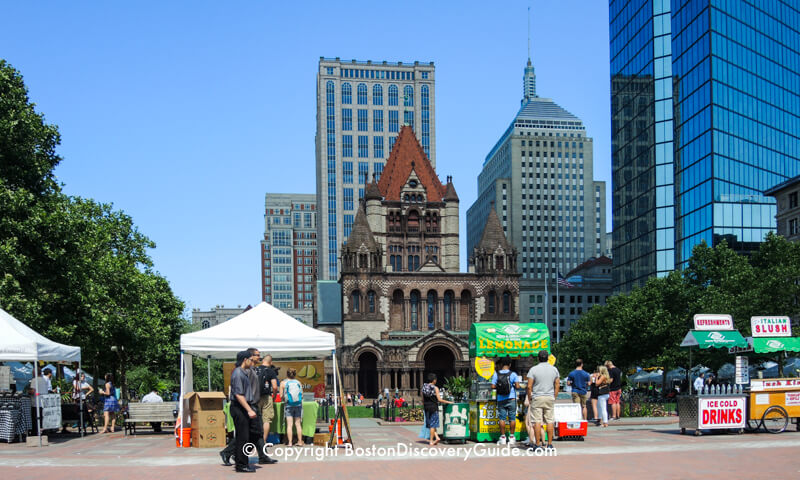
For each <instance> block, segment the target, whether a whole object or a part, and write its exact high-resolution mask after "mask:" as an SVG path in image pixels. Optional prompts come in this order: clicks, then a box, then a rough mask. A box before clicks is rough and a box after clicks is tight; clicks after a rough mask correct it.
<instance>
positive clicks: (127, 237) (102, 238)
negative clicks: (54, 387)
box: [0, 60, 187, 386]
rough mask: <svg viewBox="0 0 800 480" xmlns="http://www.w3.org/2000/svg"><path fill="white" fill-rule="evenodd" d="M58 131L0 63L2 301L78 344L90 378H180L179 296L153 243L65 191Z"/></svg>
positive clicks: (109, 212)
mask: <svg viewBox="0 0 800 480" xmlns="http://www.w3.org/2000/svg"><path fill="white" fill-rule="evenodd" d="M59 140H60V138H59V135H58V129H57V128H56V127H55V126H53V125H48V124H46V123H45V122H44V117H43V116H42V115H41V114H39V113H37V112H35V109H34V105H33V104H32V103H30V101H29V98H28V93H27V90H26V88H25V85H24V83H23V82H22V77H21V76H20V75H19V73H18V72H16V71H15V70H14V69H13V68H11V67H10V66H9V65H8V64H7V63H6V62H4V61H2V60H0V308H3V309H4V310H6V311H8V312H9V313H11V314H12V315H14V316H16V317H17V318H19V319H20V320H22V321H23V322H25V323H26V324H28V325H29V326H30V327H31V328H33V329H34V330H37V331H39V332H41V333H42V334H43V335H45V336H47V337H50V338H52V339H53V340H56V341H58V342H62V343H67V344H71V345H79V346H80V347H81V349H82V358H83V363H84V366H85V367H88V369H89V370H91V371H93V372H94V374H95V375H94V376H95V378H98V377H99V376H100V375H102V374H103V373H105V372H106V371H114V372H118V373H119V375H120V377H121V378H118V379H117V383H119V384H121V385H123V386H124V385H125V374H126V371H127V370H128V369H129V368H131V367H134V366H138V365H144V366H146V367H147V368H151V369H154V370H157V371H159V372H164V373H165V374H167V375H169V376H171V377H175V378H177V367H178V365H177V364H178V362H177V358H178V341H179V336H180V334H181V333H182V332H184V331H185V329H186V323H187V322H186V321H185V319H184V318H183V317H182V312H183V309H184V305H183V302H181V301H180V300H179V299H178V298H176V297H175V295H174V294H173V292H172V290H171V288H170V286H169V283H168V282H167V281H166V279H164V278H163V277H162V276H160V275H159V274H158V273H157V272H156V271H155V270H154V268H153V263H152V260H151V259H150V257H149V255H148V251H149V250H150V249H152V248H155V244H154V242H152V241H151V240H150V239H148V238H147V237H146V236H145V235H143V234H142V233H140V232H139V231H138V229H137V228H136V226H135V225H134V223H133V219H132V218H131V217H130V216H128V215H126V214H125V213H123V212H120V211H116V210H114V209H113V206H112V205H110V204H103V203H98V202H95V201H93V200H91V199H85V198H80V197H69V196H67V195H64V194H63V193H61V191H60V188H59V186H58V185H57V184H56V182H55V177H54V175H53V168H54V167H55V166H56V165H57V164H58V163H59V162H60V161H61V158H60V157H59V156H58V155H56V153H55V148H56V146H57V145H58V144H59Z"/></svg>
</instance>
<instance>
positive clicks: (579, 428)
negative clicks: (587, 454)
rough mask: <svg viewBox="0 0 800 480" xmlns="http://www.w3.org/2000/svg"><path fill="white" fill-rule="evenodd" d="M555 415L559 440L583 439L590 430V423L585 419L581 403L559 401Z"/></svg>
mask: <svg viewBox="0 0 800 480" xmlns="http://www.w3.org/2000/svg"><path fill="white" fill-rule="evenodd" d="M553 417H554V418H553V419H554V420H555V427H556V435H555V436H556V439H557V440H579V441H583V437H585V436H586V434H587V431H588V423H587V422H586V420H584V419H583V413H582V409H581V405H580V404H579V403H557V404H556V405H555V410H554V412H553Z"/></svg>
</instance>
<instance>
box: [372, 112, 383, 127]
mask: <svg viewBox="0 0 800 480" xmlns="http://www.w3.org/2000/svg"><path fill="white" fill-rule="evenodd" d="M372 129H373V130H375V131H376V132H382V131H383V110H374V111H373V112H372Z"/></svg>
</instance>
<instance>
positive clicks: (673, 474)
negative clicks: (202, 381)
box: [0, 418, 800, 480]
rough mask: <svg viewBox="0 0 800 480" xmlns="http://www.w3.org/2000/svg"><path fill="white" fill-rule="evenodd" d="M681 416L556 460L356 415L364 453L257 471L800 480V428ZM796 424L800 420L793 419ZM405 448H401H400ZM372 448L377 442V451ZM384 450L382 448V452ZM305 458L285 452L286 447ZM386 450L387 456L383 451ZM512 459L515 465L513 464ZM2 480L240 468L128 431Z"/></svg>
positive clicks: (622, 431)
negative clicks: (716, 430) (744, 426)
mask: <svg viewBox="0 0 800 480" xmlns="http://www.w3.org/2000/svg"><path fill="white" fill-rule="evenodd" d="M676 422H677V420H676V419H675V418H672V419H638V420H634V419H628V420H623V421H621V422H619V423H617V424H613V425H612V426H610V427H609V428H598V427H593V426H592V427H590V430H589V436H588V437H587V438H586V440H585V441H584V442H574V441H564V442H556V443H555V444H556V446H557V451H556V456H554V457H535V456H533V457H527V456H526V455H525V452H524V451H523V450H516V451H515V452H513V453H508V451H507V452H505V453H506V454H511V455H514V454H516V455H519V456H518V457H517V458H516V459H514V460H511V461H509V460H506V459H503V458H502V457H498V456H495V455H496V454H498V453H501V454H502V453H503V452H496V451H494V447H493V446H492V445H487V444H481V445H480V446H478V447H476V445H475V444H472V443H467V444H466V445H463V446H462V445H452V446H450V445H440V446H437V447H434V448H433V449H428V448H427V443H426V442H424V441H422V440H421V439H419V438H417V434H418V433H419V430H420V427H419V426H380V425H379V424H378V423H377V422H376V421H375V420H372V419H353V421H352V426H353V430H354V436H355V444H356V445H355V446H356V447H357V448H360V447H363V448H365V451H363V452H359V453H360V455H353V454H348V453H347V452H346V451H344V450H339V451H338V452H337V454H336V455H330V454H329V455H327V456H326V457H325V458H324V459H321V460H319V459H317V458H314V456H315V455H320V456H321V455H323V454H324V453H325V450H324V449H319V448H318V449H317V450H314V449H313V448H312V447H305V448H304V449H299V448H290V449H287V448H283V447H281V446H277V447H274V448H273V452H272V454H273V456H274V457H276V458H278V459H279V460H280V463H278V464H276V465H267V466H263V467H259V468H258V469H257V471H256V472H255V473H252V474H245V475H246V476H251V477H267V476H270V477H274V475H281V476H283V477H285V476H293V477H296V478H319V479H327V478H333V479H337V478H342V479H355V478H380V479H394V478H404V479H408V478H421V477H422V476H423V475H430V474H436V475H444V476H445V478H494V477H495V476H496V474H497V472H499V471H508V472H510V473H509V474H511V475H513V476H516V475H518V474H523V475H525V474H524V472H528V475H525V478H535V479H549V478H560V479H570V478H576V479H581V480H585V479H586V478H664V479H667V478H687V479H691V478H748V479H754V478H798V477H800V457H798V455H797V451H798V447H800V433H799V432H795V431H794V429H793V428H792V430H791V431H787V432H785V433H782V434H778V435H772V434H768V433H758V434H742V435H735V434H706V435H703V436H701V437H695V436H692V435H680V431H679V429H678V425H677V423H676ZM792 427H794V426H792ZM398 445H401V446H400V447H398ZM373 446H374V448H373ZM382 449H383V450H382ZM298 452H302V455H301V456H300V457H299V458H295V457H292V458H286V455H287V454H291V455H297V454H298ZM380 453H383V456H379V455H378V454H380ZM509 462H510V463H509ZM0 471H2V472H3V475H2V476H3V478H4V479H9V480H10V479H17V478H20V479H22V478H25V479H27V480H31V479H38V478H42V479H48V480H58V479H74V478H88V479H115V478H165V477H169V478H198V479H203V478H220V477H228V476H234V475H239V474H236V473H234V472H233V469H232V467H223V466H221V462H220V458H219V455H218V454H217V449H195V448H191V449H177V448H175V441H174V437H173V436H172V435H171V434H152V433H144V434H139V435H136V436H127V437H126V436H123V434H122V433H115V434H105V435H98V434H94V435H89V436H87V437H86V438H78V437H61V438H57V437H54V438H53V441H52V442H51V444H50V446H48V447H43V448H41V449H39V448H30V447H26V446H25V445H24V444H11V445H5V444H0Z"/></svg>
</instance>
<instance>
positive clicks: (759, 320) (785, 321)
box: [750, 317, 792, 337]
mask: <svg viewBox="0 0 800 480" xmlns="http://www.w3.org/2000/svg"><path fill="white" fill-rule="evenodd" d="M750 329H751V331H752V332H753V336H754V337H791V336H792V322H791V320H789V317H750Z"/></svg>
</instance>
